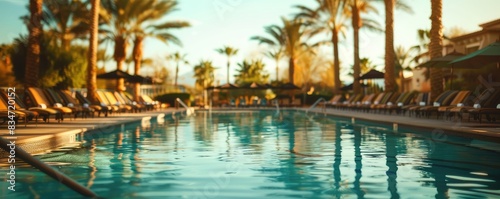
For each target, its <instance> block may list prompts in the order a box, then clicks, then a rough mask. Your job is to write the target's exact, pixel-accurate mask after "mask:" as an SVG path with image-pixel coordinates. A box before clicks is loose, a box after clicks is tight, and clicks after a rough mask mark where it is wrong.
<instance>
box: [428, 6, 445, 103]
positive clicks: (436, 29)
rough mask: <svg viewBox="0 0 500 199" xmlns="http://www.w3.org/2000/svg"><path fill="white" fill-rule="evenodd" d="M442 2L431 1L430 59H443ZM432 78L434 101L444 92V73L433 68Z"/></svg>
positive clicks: (432, 98)
mask: <svg viewBox="0 0 500 199" xmlns="http://www.w3.org/2000/svg"><path fill="white" fill-rule="evenodd" d="M442 6H443V5H442V0H431V7H432V12H431V22H432V26H431V31H430V40H431V41H430V44H429V54H430V59H434V58H438V57H441V56H442V55H443V54H442V53H443V41H442V38H443V24H442V9H443V7H442ZM430 76H431V100H434V99H435V98H436V97H437V96H438V95H439V94H440V93H442V92H443V72H442V70H441V69H440V68H436V67H432V68H431V71H430Z"/></svg>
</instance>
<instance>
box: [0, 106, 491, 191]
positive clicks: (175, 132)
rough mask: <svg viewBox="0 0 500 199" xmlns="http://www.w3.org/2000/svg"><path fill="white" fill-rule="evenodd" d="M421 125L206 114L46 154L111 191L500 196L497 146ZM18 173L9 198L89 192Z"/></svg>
mask: <svg viewBox="0 0 500 199" xmlns="http://www.w3.org/2000/svg"><path fill="white" fill-rule="evenodd" d="M413 132H414V133H408V130H406V129H399V130H398V132H394V130H392V126H391V127H390V128H389V127H385V126H380V125H378V126H373V125H372V124H368V123H362V122H356V123H355V124H353V123H351V121H350V120H342V119H339V118H333V117H325V116H323V115H310V116H304V113H302V112H284V113H283V114H282V115H277V114H275V112H273V111H261V112H239V113H230V112H223V113H213V114H212V115H209V114H208V113H206V112H199V113H197V115H196V116H192V117H184V116H178V117H176V118H172V117H170V116H168V117H167V118H165V121H164V123H163V124H159V123H156V122H153V123H152V124H151V125H150V127H141V124H140V123H133V124H129V125H126V126H123V127H120V126H118V127H115V128H108V129H104V130H101V131H96V132H94V133H93V134H88V135H86V136H84V137H82V138H81V139H82V143H83V144H82V146H81V147H80V148H75V149H61V150H59V151H56V152H53V153H51V154H45V155H42V156H39V158H41V159H42V160H43V161H45V162H48V163H50V164H52V165H54V166H55V167H56V168H58V169H59V170H60V171H61V172H63V173H65V174H66V175H68V176H70V177H72V178H74V179H75V180H77V181H78V182H80V183H81V184H83V185H85V186H87V187H90V188H91V189H92V190H93V191H94V192H96V193H97V194H98V195H100V196H102V197H104V198H499V197H500V183H499V181H500V171H499V169H498V168H500V160H499V158H498V157H499V153H498V152H493V151H490V150H482V149H480V148H477V147H470V146H466V144H468V145H471V143H470V140H468V139H464V138H458V137H453V136H449V135H446V133H444V134H441V133H439V132H440V131H439V130H434V131H432V132H434V133H431V132H416V131H415V130H413ZM474 145H478V146H480V144H474ZM6 171H7V170H6V169H5V168H2V170H1V171H0V172H2V173H5V172H6ZM16 173H17V176H16V177H17V179H18V181H17V182H16V190H17V191H16V192H15V193H13V192H10V191H8V190H7V183H5V182H1V183H0V186H1V187H0V188H1V189H0V196H1V197H2V198H16V199H20V198H38V197H39V198H79V197H80V196H79V195H78V194H76V193H75V192H73V191H72V190H69V189H68V188H66V187H65V186H62V185H60V184H59V183H58V182H57V181H55V180H53V179H51V178H49V177H47V176H45V174H43V173H40V172H37V171H35V170H34V169H31V168H29V167H23V168H18V169H17V170H16ZM3 180H4V181H5V179H3Z"/></svg>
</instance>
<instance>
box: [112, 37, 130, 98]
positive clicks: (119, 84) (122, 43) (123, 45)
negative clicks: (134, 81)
mask: <svg viewBox="0 0 500 199" xmlns="http://www.w3.org/2000/svg"><path fill="white" fill-rule="evenodd" d="M126 54H127V41H126V40H125V38H124V37H123V36H122V35H118V36H116V38H115V53H114V55H113V58H114V59H115V61H116V69H117V70H122V68H123V61H125V57H126ZM124 89H125V82H124V80H123V78H120V79H117V81H116V90H117V91H123V90H124Z"/></svg>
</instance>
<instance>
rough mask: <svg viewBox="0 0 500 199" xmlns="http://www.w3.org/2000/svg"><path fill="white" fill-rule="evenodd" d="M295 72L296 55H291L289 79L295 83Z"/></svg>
mask: <svg viewBox="0 0 500 199" xmlns="http://www.w3.org/2000/svg"><path fill="white" fill-rule="evenodd" d="M294 74H295V57H294V56H290V58H289V59H288V81H289V82H290V83H291V84H293V83H294V81H293V75H294Z"/></svg>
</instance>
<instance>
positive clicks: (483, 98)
mask: <svg viewBox="0 0 500 199" xmlns="http://www.w3.org/2000/svg"><path fill="white" fill-rule="evenodd" d="M498 104H500V89H498V88H497V89H494V88H491V89H486V90H485V91H483V92H482V93H481V94H480V95H479V96H478V97H477V98H476V99H475V100H474V105H472V106H460V107H455V108H451V109H450V110H449V116H451V115H457V116H458V117H459V118H460V119H462V118H463V116H462V115H463V114H464V113H468V114H469V121H470V118H474V119H478V120H479V122H481V121H482V115H487V118H488V115H489V114H495V113H496V110H494V109H496V108H497V107H498Z"/></svg>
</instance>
